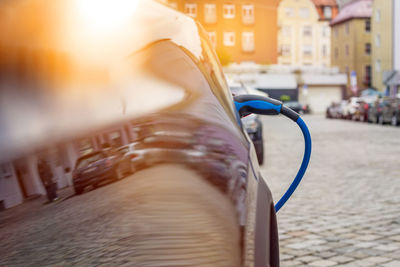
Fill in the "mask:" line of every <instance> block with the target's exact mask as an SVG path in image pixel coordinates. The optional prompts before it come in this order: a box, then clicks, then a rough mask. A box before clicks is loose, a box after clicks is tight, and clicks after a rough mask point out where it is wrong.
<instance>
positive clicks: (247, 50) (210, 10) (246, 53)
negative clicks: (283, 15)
mask: <svg viewBox="0 0 400 267" xmlns="http://www.w3.org/2000/svg"><path fill="white" fill-rule="evenodd" d="M161 2H164V3H165V4H167V5H169V6H170V7H172V8H174V9H177V10H179V11H181V12H183V13H185V14H187V15H189V16H191V17H193V18H194V19H195V20H196V21H198V22H200V24H201V25H202V26H203V27H204V28H205V30H206V31H207V32H208V34H209V38H210V41H211V43H212V44H213V45H214V48H215V49H216V51H217V54H218V56H219V58H220V60H221V63H222V64H223V65H226V64H228V63H233V62H236V63H240V62H254V63H258V64H275V63H276V62H277V51H278V49H277V31H278V27H277V7H278V4H279V0H250V1H241V0H230V1H224V0H162V1H161Z"/></svg>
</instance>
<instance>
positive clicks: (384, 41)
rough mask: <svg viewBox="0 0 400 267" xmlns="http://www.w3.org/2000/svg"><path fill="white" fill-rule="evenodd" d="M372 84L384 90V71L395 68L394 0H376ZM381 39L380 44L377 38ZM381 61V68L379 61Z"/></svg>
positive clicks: (374, 5) (373, 18) (373, 16)
mask: <svg viewBox="0 0 400 267" xmlns="http://www.w3.org/2000/svg"><path fill="white" fill-rule="evenodd" d="M371 24H372V36H371V39H372V62H371V65H372V70H373V75H372V85H373V87H374V88H376V89H377V90H379V91H384V84H383V77H382V76H383V73H384V72H385V71H391V70H392V69H393V62H392V58H393V36H392V33H393V1H392V0H374V2H373V13H372V19H371ZM378 36H379V39H380V44H377V43H376V39H377V38H378ZM378 62H380V69H379V63H378Z"/></svg>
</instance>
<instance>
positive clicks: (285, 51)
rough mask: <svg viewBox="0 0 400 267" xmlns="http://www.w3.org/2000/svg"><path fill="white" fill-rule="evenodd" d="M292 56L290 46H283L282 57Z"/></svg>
mask: <svg viewBox="0 0 400 267" xmlns="http://www.w3.org/2000/svg"><path fill="white" fill-rule="evenodd" d="M290 54H291V49H290V45H287V44H285V45H282V46H281V55H282V56H290Z"/></svg>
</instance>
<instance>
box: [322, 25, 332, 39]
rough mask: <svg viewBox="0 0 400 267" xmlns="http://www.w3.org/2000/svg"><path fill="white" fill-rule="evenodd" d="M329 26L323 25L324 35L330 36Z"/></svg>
mask: <svg viewBox="0 0 400 267" xmlns="http://www.w3.org/2000/svg"><path fill="white" fill-rule="evenodd" d="M329 35H330V34H329V27H328V26H324V27H322V37H329Z"/></svg>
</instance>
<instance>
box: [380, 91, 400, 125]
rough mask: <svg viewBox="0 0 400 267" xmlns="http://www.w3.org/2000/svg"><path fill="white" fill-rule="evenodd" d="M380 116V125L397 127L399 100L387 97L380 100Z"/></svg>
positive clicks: (399, 119) (399, 117)
mask: <svg viewBox="0 0 400 267" xmlns="http://www.w3.org/2000/svg"><path fill="white" fill-rule="evenodd" d="M382 105H383V107H382V115H381V117H380V118H379V123H380V124H392V125H393V126H397V125H399V122H400V112H399V111H400V98H396V97H388V98H385V99H384V100H382Z"/></svg>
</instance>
